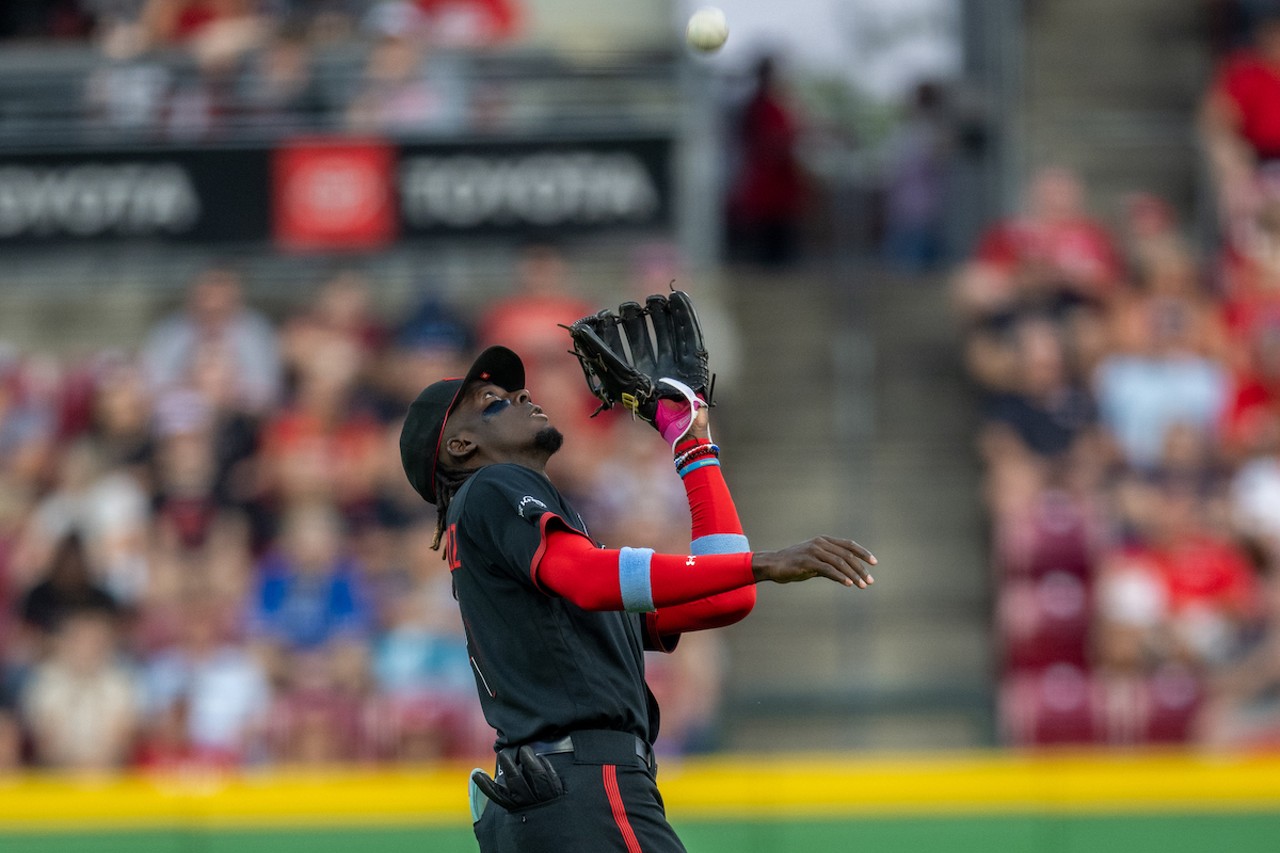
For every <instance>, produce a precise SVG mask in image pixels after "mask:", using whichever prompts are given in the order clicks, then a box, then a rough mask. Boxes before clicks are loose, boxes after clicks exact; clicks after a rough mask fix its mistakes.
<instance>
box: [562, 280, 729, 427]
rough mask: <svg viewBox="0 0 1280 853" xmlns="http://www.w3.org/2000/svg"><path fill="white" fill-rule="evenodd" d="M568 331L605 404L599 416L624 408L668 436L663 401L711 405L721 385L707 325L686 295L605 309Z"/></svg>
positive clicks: (589, 379) (590, 381) (591, 384)
mask: <svg viewBox="0 0 1280 853" xmlns="http://www.w3.org/2000/svg"><path fill="white" fill-rule="evenodd" d="M566 328H568V330H569V335H570V336H571V337H572V338H573V350H572V353H573V354H574V355H575V356H577V358H578V362H579V363H580V364H581V365H582V372H583V374H584V375H585V376H586V379H587V387H588V388H590V389H591V393H592V394H594V395H595V396H596V397H598V398H599V399H600V408H599V409H597V410H596V414H599V413H600V412H602V411H604V410H605V409H610V408H612V407H613V406H614V405H617V404H620V405H622V406H623V408H625V409H627V410H628V411H630V412H631V413H633V414H635V415H637V416H638V417H641V418H643V419H644V420H646V421H648V422H649V423H650V424H653V425H654V427H655V428H657V429H658V430H659V432H662V433H663V434H664V437H665V436H666V432H667V430H665V429H664V426H665V425H664V424H662V423H660V421H662V420H663V418H661V417H659V401H660V400H663V399H667V400H674V401H682V402H683V401H688V403H689V405H691V406H692V405H695V404H694V403H693V401H692V399H691V397H692V396H696V397H697V398H699V400H700V404H701V405H711V393H712V391H713V389H714V384H715V382H714V376H713V375H712V374H711V372H710V370H709V369H708V367H707V348H706V345H705V344H704V343H703V340H702V325H701V324H700V323H699V322H698V314H697V312H696V311H694V309H693V301H692V300H691V299H690V298H689V294H687V293H685V292H684V291H682V290H673V291H672V292H671V294H670V295H667V296H664V295H662V294H654V295H653V296H650V297H649V298H648V299H646V300H645V304H644V305H643V306H642V305H641V304H640V303H639V302H624V303H622V304H621V305H619V306H618V310H617V311H616V312H615V311H611V310H609V309H605V310H603V311H600V312H598V313H596V314H592V315H591V316H589V317H583V318H582V319H581V320H579V321H577V322H576V323H574V324H573V325H572V326H568V327H566Z"/></svg>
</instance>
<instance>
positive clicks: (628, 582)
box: [618, 548, 657, 613]
mask: <svg viewBox="0 0 1280 853" xmlns="http://www.w3.org/2000/svg"><path fill="white" fill-rule="evenodd" d="M652 558H653V549H652V548H623V549H622V550H621V552H619V556H618V586H619V587H620V588H621V590H622V606H623V607H625V608H626V609H627V611H628V612H629V613H649V612H651V611H653V610H656V609H657V608H656V607H654V606H653V585H652V583H651V582H650V580H649V561H650V560H651V559H652Z"/></svg>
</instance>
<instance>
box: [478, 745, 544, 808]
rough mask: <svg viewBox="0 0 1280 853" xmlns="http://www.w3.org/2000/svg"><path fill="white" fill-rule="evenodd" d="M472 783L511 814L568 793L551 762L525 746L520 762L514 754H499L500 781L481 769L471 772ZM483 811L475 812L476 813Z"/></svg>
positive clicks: (520, 754) (520, 753)
mask: <svg viewBox="0 0 1280 853" xmlns="http://www.w3.org/2000/svg"><path fill="white" fill-rule="evenodd" d="M471 782H472V784H474V785H475V786H476V787H477V788H479V789H480V791H481V792H482V793H483V794H484V795H485V797H487V798H488V799H489V800H491V801H492V802H495V803H497V804H498V805H500V806H502V807H503V808H504V809H506V810H507V811H516V810H518V809H522V808H527V807H528V806H533V805H537V804H538V803H545V802H546V801H548V800H553V799H555V798H556V797H558V796H560V795H561V794H563V793H564V783H563V782H562V781H560V776H559V774H557V773H556V771H555V768H554V767H552V766H551V762H550V761H547V759H545V758H543V757H542V756H541V755H538V754H537V753H535V752H534V751H533V749H532V747H528V746H522V747H520V750H519V752H518V758H517V757H513V756H512V755H511V753H510V751H507V750H504V751H502V752H499V753H498V777H497V778H496V779H495V778H493V777H491V776H489V774H487V773H485V772H484V771H483V770H480V769H479V768H477V769H475V770H472V771H471ZM480 811H483V809H477V808H473V816H474V818H475V819H477V820H478V819H479V816H478V815H476V814H475V812H480Z"/></svg>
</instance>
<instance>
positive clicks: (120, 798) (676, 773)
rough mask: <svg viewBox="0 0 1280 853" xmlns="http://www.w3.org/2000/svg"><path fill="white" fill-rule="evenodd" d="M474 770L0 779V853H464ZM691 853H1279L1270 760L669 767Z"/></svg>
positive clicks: (1279, 801) (734, 761)
mask: <svg viewBox="0 0 1280 853" xmlns="http://www.w3.org/2000/svg"><path fill="white" fill-rule="evenodd" d="M467 769H468V768H467V767H433V768H418V769H402V770H395V771H385V770H383V771H377V772H372V771H370V772H365V771H351V770H345V771H333V772H329V773H325V774H323V775H316V774H314V773H301V772H299V773H288V772H272V773H270V774H263V775H253V774H248V775H238V776H230V777H226V776H217V775H205V774H185V775H178V776H167V777H146V776H129V777H123V778H121V777H108V778H92V777H86V778H56V777H35V776H18V777H7V778H6V777H0V853H364V851H368V853H410V851H412V853H427V852H428V851H429V853H455V851H457V853H463V851H468V853H474V850H475V844H474V841H473V840H472V837H471V831H470V827H469V826H468V816H467V812H466V795H465V778H466V771H467ZM661 784H662V787H663V790H664V793H665V795H666V799H667V805H668V812H669V814H670V816H671V819H672V822H673V823H674V824H675V825H676V827H677V828H678V830H679V831H680V834H681V836H682V837H683V838H684V840H685V843H686V845H687V846H688V848H689V850H690V853H730V851H733V853H783V851H786V853H791V851H801V852H802V853H819V851H846V850H858V849H866V850H875V851H876V853H897V852H898V851H902V853H907V851H911V853H916V852H917V851H921V850H943V849H945V850H947V851H948V853H966V851H974V853H978V851H982V853H990V851H996V850H998V851H1002V853H1005V852H1006V851H1007V852H1008V853H1019V851H1026V853H1077V851H1078V853H1086V851H1087V853H1111V852H1112V851H1114V852H1115V853H1143V851H1147V850H1152V851H1159V853H1183V851H1186V853H1191V851H1217V850H1230V851H1232V853H1251V852H1252V851H1259V853H1261V851H1267V852H1268V853H1274V851H1276V850H1280V756H1274V757H1271V756H1231V757H1224V756H1219V757H1206V756H1190V755H1174V754H1162V755H1152V754H1143V755H1124V756H1116V755H1053V756H1045V755H1038V756H1017V755H1008V754H997V755H979V756H975V755H964V756H952V757H948V756H920V757H904V758H899V759H880V758H877V759H867V758H863V757H857V756H849V757H848V758H847V759H845V760H841V759H839V758H838V757H836V758H833V757H832V756H830V755H827V756H824V757H822V758H818V757H812V758H808V757H804V756H789V757H786V758H769V759H749V758H744V757H737V758H717V759H714V760H711V759H707V760H698V761H688V762H684V763H681V764H676V763H674V762H668V764H667V765H666V766H664V767H663V769H662V771H661Z"/></svg>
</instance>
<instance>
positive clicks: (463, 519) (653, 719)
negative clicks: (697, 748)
mask: <svg viewBox="0 0 1280 853" xmlns="http://www.w3.org/2000/svg"><path fill="white" fill-rule="evenodd" d="M445 521H446V529H445V550H446V554H447V556H448V559H449V568H450V571H451V572H452V574H453V583H454V590H455V593H456V595H457V598H458V606H459V607H460V608H461V611H462V620H463V625H464V626H465V628H466V634H467V651H468V653H469V654H470V656H471V668H472V671H473V673H474V675H475V679H476V686H477V688H478V690H479V693H480V704H481V705H482V706H483V708H484V715H485V718H486V719H487V720H488V721H489V724H490V725H491V726H493V728H494V729H495V730H496V731H497V734H498V739H497V744H496V747H497V748H499V749H501V748H503V747H506V746H512V745H519V744H523V743H527V742H529V741H541V740H554V739H557V738H560V737H562V736H563V735H565V734H568V733H570V732H573V731H576V730H580V729H611V730H615V731H621V732H627V733H630V734H635V735H638V736H639V737H642V738H644V739H645V740H646V741H648V742H650V743H652V742H653V738H654V737H656V736H657V724H658V712H657V704H656V702H655V701H654V699H653V695H652V694H651V693H650V692H649V689H648V686H647V685H646V684H645V681H644V643H643V622H642V620H643V617H642V616H641V615H639V614H635V613H626V612H613V611H610V612H593V611H588V610H583V609H582V608H580V607H578V606H577V605H575V604H573V603H572V602H570V601H568V600H566V599H564V598H561V597H559V596H557V595H553V594H551V593H548V592H545V591H543V590H542V589H540V588H539V587H538V586H537V585H536V584H535V582H534V578H533V575H532V570H533V568H534V566H535V565H536V562H537V560H538V559H539V558H540V556H541V553H542V550H543V548H544V546H545V542H546V535H547V533H548V532H549V530H550V529H554V527H555V526H557V525H558V526H560V527H561V528H564V529H568V530H575V531H578V532H580V533H582V534H583V535H587V532H586V526H585V525H584V524H583V522H582V518H581V516H579V515H578V513H577V512H576V511H574V509H573V508H572V507H571V506H569V504H568V502H567V501H566V500H565V499H564V497H563V496H562V495H561V494H560V492H559V491H558V490H557V489H556V488H555V486H553V485H552V483H551V481H550V480H549V479H547V477H546V476H545V475H543V474H542V473H540V472H537V471H534V470H532V469H530V468H525V467H523V466H521V465H514V464H506V463H504V464H500V465H490V466H486V467H484V468H481V469H480V470H479V471H477V472H476V473H475V474H473V475H472V476H471V478H470V479H469V480H467V482H466V483H465V484H463V486H462V488H461V489H459V491H458V493H457V494H456V495H455V496H454V498H453V500H452V501H451V503H450V504H449V510H448V514H447V516H446V519H445Z"/></svg>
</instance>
